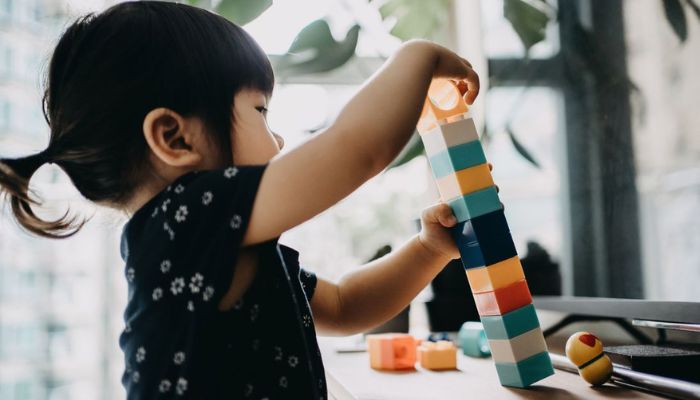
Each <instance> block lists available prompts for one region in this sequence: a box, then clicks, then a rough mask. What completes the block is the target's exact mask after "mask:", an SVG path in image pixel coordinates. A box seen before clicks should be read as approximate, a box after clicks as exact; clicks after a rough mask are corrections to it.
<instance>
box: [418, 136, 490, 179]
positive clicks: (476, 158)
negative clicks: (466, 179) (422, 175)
mask: <svg viewBox="0 0 700 400" xmlns="http://www.w3.org/2000/svg"><path fill="white" fill-rule="evenodd" d="M429 161H430V166H431V167H432V170H433V175H435V178H436V179H437V178H442V177H443V176H446V175H449V174H453V173H454V172H455V171H459V170H462V169H465V168H469V167H473V166H475V165H479V164H484V163H486V155H484V149H482V148H481V142H479V141H478V140H473V141H471V142H468V143H462V144H458V145H457V146H452V147H449V148H447V149H446V150H444V151H441V152H440V153H438V154H435V155H434V156H432V157H430V159H429Z"/></svg>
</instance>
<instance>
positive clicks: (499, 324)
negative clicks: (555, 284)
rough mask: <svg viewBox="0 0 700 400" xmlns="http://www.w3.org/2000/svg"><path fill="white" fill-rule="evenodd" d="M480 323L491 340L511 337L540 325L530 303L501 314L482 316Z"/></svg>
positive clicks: (533, 307)
mask: <svg viewBox="0 0 700 400" xmlns="http://www.w3.org/2000/svg"><path fill="white" fill-rule="evenodd" d="M481 323H482V324H483V325H484V331H485V332H486V336H487V337H488V338H489V339H491V340H499V339H512V338H514V337H516V336H519V335H521V334H523V333H525V332H528V331H531V330H533V329H535V328H537V327H539V326H540V321H539V320H538V319H537V313H535V306H533V305H532V304H528V305H526V306H525V307H520V308H518V309H517V310H513V311H511V312H509V313H506V314H503V315H491V316H482V317H481Z"/></svg>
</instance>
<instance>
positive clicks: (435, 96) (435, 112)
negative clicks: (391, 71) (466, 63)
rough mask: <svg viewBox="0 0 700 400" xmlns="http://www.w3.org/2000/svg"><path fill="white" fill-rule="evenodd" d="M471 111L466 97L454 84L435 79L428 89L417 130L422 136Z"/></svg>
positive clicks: (445, 80) (446, 80)
mask: <svg viewBox="0 0 700 400" xmlns="http://www.w3.org/2000/svg"><path fill="white" fill-rule="evenodd" d="M467 111H469V107H468V106H467V103H466V101H465V100H464V96H463V95H462V93H461V92H460V90H459V88H458V87H457V85H456V84H455V83H454V82H451V81H450V80H448V79H434V80H433V81H432V82H431V83H430V87H429V88H428V96H426V99H425V103H424V104H423V110H422V111H421V116H420V118H419V120H418V124H417V126H416V127H417V129H418V132H419V133H420V134H421V135H422V134H423V133H425V132H429V131H430V130H432V129H434V128H435V127H436V126H437V125H438V124H444V123H447V122H450V121H453V120H456V119H459V118H461V115H462V114H464V113H466V112H467Z"/></svg>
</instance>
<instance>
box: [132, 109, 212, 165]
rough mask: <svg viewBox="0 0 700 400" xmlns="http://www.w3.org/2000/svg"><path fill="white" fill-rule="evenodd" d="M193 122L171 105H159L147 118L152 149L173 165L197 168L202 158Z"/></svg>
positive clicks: (145, 128) (145, 125) (145, 132)
mask: <svg viewBox="0 0 700 400" xmlns="http://www.w3.org/2000/svg"><path fill="white" fill-rule="evenodd" d="M197 134H199V132H195V131H194V130H193V125H192V124H189V123H188V121H187V120H186V119H185V118H183V117H182V116H181V115H180V114H178V113H176V112H175V111H173V110H170V109H168V108H163V107H160V108H155V109H153V110H151V111H150V112H149V113H148V114H147V115H146V117H145V118H144V119H143V135H144V137H145V138H146V142H147V143H148V146H149V147H150V148H151V151H153V153H154V154H155V156H156V157H158V158H159V159H160V160H161V161H163V162H164V163H165V164H168V165H170V166H173V167H194V166H197V165H198V164H199V163H200V162H201V161H202V149H200V148H199V145H198V141H197V140H196V139H197V138H196V135H197Z"/></svg>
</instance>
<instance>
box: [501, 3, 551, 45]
mask: <svg viewBox="0 0 700 400" xmlns="http://www.w3.org/2000/svg"><path fill="white" fill-rule="evenodd" d="M503 16H504V17H505V18H506V19H507V20H508V21H509V22H510V24H511V26H513V30H514V31H515V33H516V34H517V35H518V37H519V38H520V41H521V42H522V43H523V46H525V51H526V52H527V51H529V50H530V48H531V47H532V46H534V45H536V44H537V43H539V42H541V41H542V40H544V38H545V29H546V28H547V23H548V22H549V16H548V15H547V14H546V13H545V12H543V11H542V10H540V9H539V8H537V7H535V6H533V5H532V4H530V3H528V2H527V1H525V0H504V2H503Z"/></svg>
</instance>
